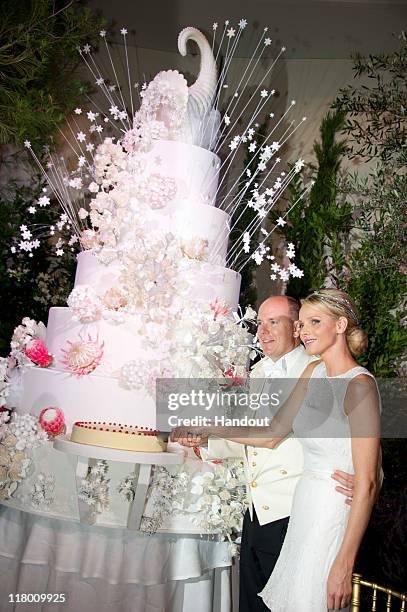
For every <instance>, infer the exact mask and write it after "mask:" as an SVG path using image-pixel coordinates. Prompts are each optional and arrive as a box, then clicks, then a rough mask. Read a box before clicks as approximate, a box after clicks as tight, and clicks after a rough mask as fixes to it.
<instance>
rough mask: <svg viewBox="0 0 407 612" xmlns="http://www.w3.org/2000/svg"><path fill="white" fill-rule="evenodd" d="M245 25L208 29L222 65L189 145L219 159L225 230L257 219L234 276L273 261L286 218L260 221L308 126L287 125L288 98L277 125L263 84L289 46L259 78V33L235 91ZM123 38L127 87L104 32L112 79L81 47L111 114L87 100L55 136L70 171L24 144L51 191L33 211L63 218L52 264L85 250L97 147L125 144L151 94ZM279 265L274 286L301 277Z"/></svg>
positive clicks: (27, 243)
mask: <svg viewBox="0 0 407 612" xmlns="http://www.w3.org/2000/svg"><path fill="white" fill-rule="evenodd" d="M246 27H247V21H246V20H245V19H241V20H240V21H239V22H238V24H237V25H233V24H231V23H230V21H229V20H226V21H225V22H224V25H223V29H222V31H221V32H220V29H221V28H219V26H218V24H217V23H214V24H213V28H212V32H213V38H212V50H213V51H215V49H216V53H214V55H215V58H214V59H215V62H216V63H217V64H219V63H220V60H222V69H221V71H220V72H219V75H218V78H217V82H216V88H215V94H214V96H213V99H212V101H211V107H210V109H209V111H208V112H207V113H206V114H205V116H204V117H203V119H202V122H201V125H200V130H199V134H198V138H197V142H196V143H195V144H197V145H198V146H202V145H203V144H204V143H205V141H207V142H206V145H207V148H209V149H210V150H212V151H213V152H214V153H215V154H221V153H223V155H222V159H223V161H222V163H221V165H220V168H219V174H220V180H219V184H218V187H217V191H216V193H215V195H214V197H213V201H212V202H210V204H212V205H216V206H217V207H218V208H220V209H222V210H224V211H225V212H226V213H228V214H229V215H230V218H231V220H232V221H231V224H230V231H231V232H232V231H233V230H234V229H235V228H237V227H238V223H239V221H240V219H241V218H242V216H243V215H244V213H245V211H246V210H247V209H251V210H252V211H253V218H252V221H251V222H250V223H249V224H248V226H247V227H246V228H245V231H244V232H242V236H241V238H240V239H239V240H237V241H235V242H234V243H233V245H232V247H231V248H230V250H229V253H228V257H227V261H226V265H227V266H228V267H230V268H232V269H235V270H236V271H238V272H240V271H241V270H242V269H243V268H244V266H245V265H246V264H247V263H248V262H249V261H250V260H252V261H254V262H255V263H256V264H257V265H260V263H262V262H263V261H269V262H272V261H273V259H274V258H273V256H272V255H271V253H270V247H269V246H268V244H267V242H268V240H269V238H270V236H271V234H272V233H273V232H274V231H275V230H280V229H281V228H282V227H283V226H284V224H285V223H286V220H285V219H286V217H287V216H288V214H289V212H290V211H287V212H286V213H284V215H283V216H282V217H280V219H279V220H278V221H277V223H276V224H275V226H274V227H273V228H272V229H271V230H270V231H267V230H265V229H264V227H263V225H264V221H265V219H266V218H267V216H268V214H269V212H270V211H271V210H272V209H273V207H274V206H275V204H276V202H277V201H278V199H279V198H280V196H281V195H282V194H283V192H284V191H285V189H286V188H287V186H288V185H289V183H290V182H291V180H292V179H293V178H294V176H295V175H296V174H297V173H299V172H300V171H301V170H302V167H303V166H304V162H303V160H302V159H299V160H297V162H296V163H295V164H294V165H293V166H292V168H291V169H290V170H289V171H288V172H286V171H284V170H279V168H280V167H281V164H282V160H281V157H279V151H280V150H281V148H282V147H283V146H284V145H285V144H286V143H287V141H288V140H289V138H290V137H291V136H292V135H293V134H294V133H295V132H296V131H297V130H298V129H299V128H300V127H301V125H302V124H303V122H304V121H305V120H306V118H305V117H302V119H300V120H295V119H294V120H290V119H289V116H290V115H291V114H292V113H293V110H294V108H295V101H294V100H292V101H291V103H290V104H289V105H288V108H287V109H286V110H285V112H284V113H283V114H282V115H281V116H280V117H276V116H275V114H274V112H273V106H272V102H273V98H274V96H275V93H276V92H275V89H273V88H272V87H271V86H270V82H269V80H270V75H271V74H272V72H273V69H274V68H275V66H276V63H277V62H278V60H279V59H280V58H281V56H282V54H283V53H284V51H285V47H281V48H280V49H279V51H278V52H277V54H276V56H275V57H274V59H271V60H270V61H268V60H267V68H266V69H265V70H264V69H262V70H260V68H261V65H262V64H264V62H265V61H266V58H265V53H266V51H268V49H269V48H270V47H271V45H272V40H271V38H270V36H269V35H268V28H264V29H263V31H262V32H261V35H260V37H259V39H258V41H257V44H256V45H255V48H254V50H253V52H252V54H251V55H250V57H249V58H248V59H247V62H246V65H245V67H244V68H243V69H242V70H241V71H239V75H240V76H239V77H238V81H237V83H232V77H231V76H230V72H231V71H230V70H229V69H230V66H231V63H232V60H233V59H234V58H235V56H236V50H237V48H238V44H239V41H240V39H241V37H242V35H243V32H244V30H245V29H246ZM120 33H121V36H122V39H123V49H124V59H125V62H124V64H125V69H126V75H127V84H126V86H125V87H123V88H122V87H121V86H120V84H119V81H118V75H117V72H118V71H117V68H116V66H115V63H114V61H113V55H112V51H111V47H112V44H111V43H109V41H108V39H107V32H106V31H105V30H101V32H100V37H101V40H102V46H103V48H104V51H105V53H106V55H107V58H108V64H109V65H110V69H111V75H107V74H105V73H104V72H103V70H102V68H101V65H102V63H101V62H100V60H99V56H98V55H97V54H95V53H94V52H93V50H92V48H91V47H90V45H88V44H86V45H84V46H83V47H81V48H78V52H79V53H80V55H81V57H82V59H83V61H84V63H85V64H86V66H87V68H88V70H89V72H90V74H91V75H92V78H93V79H94V83H95V85H96V86H97V88H98V89H99V91H100V93H101V94H102V96H103V97H104V99H105V101H106V102H107V105H106V106H107V107H108V108H102V107H101V105H100V104H97V105H95V103H94V101H92V100H91V99H90V98H89V97H87V102H88V103H89V105H91V106H92V108H91V109H85V108H82V107H78V108H76V109H75V111H74V113H73V116H72V117H71V120H70V122H68V130H69V132H70V138H69V137H68V136H67V135H66V134H65V133H64V132H63V131H62V130H60V133H61V135H62V137H63V139H64V140H65V142H66V144H67V145H68V147H69V149H70V150H71V152H72V154H73V156H74V158H75V159H76V162H77V167H76V169H75V170H74V171H68V168H67V164H66V162H65V160H64V159H63V158H61V157H59V156H58V155H57V154H56V153H52V152H51V151H50V150H49V151H48V152H47V154H48V162H47V163H46V167H44V166H43V164H42V162H41V160H40V158H39V157H38V156H37V155H36V153H35V152H34V151H33V149H32V147H31V144H30V142H29V141H25V143H24V144H25V146H26V147H27V149H28V150H29V151H30V152H31V154H32V155H33V157H34V160H35V161H36V162H37V164H38V166H39V167H40V168H41V170H42V172H43V174H44V176H45V178H46V181H47V183H48V188H46V189H45V190H44V193H43V195H42V196H41V197H40V198H39V200H38V203H37V206H38V207H41V206H48V205H49V202H50V198H51V197H54V198H56V199H57V201H58V203H59V205H60V206H61V208H62V213H61V215H60V217H59V219H58V220H57V221H56V223H55V224H54V225H52V226H51V227H50V228H49V235H50V236H53V235H55V234H56V233H59V238H58V240H56V241H55V252H56V255H58V256H62V255H63V254H64V249H65V248H67V247H68V248H70V249H71V250H73V249H74V248H76V247H77V246H79V248H81V247H83V244H82V245H81V244H80V237H81V235H83V232H84V231H85V230H86V229H89V214H88V213H89V211H88V200H89V195H90V194H92V192H93V193H94V189H93V187H94V185H95V183H94V180H93V173H94V163H95V157H96V156H97V151H98V146H99V145H100V144H102V143H103V142H104V136H105V134H106V133H113V134H115V136H113V137H112V141H113V142H117V143H120V142H121V139H122V138H123V137H124V136H125V135H126V134H128V133H129V132H130V131H131V130H132V125H133V117H134V116H135V108H136V104H135V99H134V91H136V92H137V95H138V99H139V102H142V100H143V96H145V94H146V92H147V90H148V84H147V82H144V83H143V84H142V85H141V87H140V86H139V83H133V81H132V78H131V69H130V64H129V54H128V47H127V37H128V31H127V29H126V28H122V29H121V31H120ZM252 82H255V83H257V85H256V86H255V87H254V88H253V89H252V88H250V87H249V84H250V83H252ZM214 113H215V114H216V113H217V114H218V115H219V116H220V123H219V125H218V126H217V127H216V126H215V122H213V121H212V119H213V116H214ZM85 117H86V120H87V121H88V128H87V129H85V127H84V118H85ZM79 120H80V121H79ZM265 120H267V122H268V123H267V125H268V131H267V134H266V135H265V136H264V137H263V138H262V139H261V140H260V134H259V128H260V126H261V125H263V124H264V122H265ZM211 121H212V123H211ZM208 139H209V140H208ZM242 153H249V154H250V161H249V162H248V163H247V164H244V165H243V168H242V166H241V164H239V163H238V159H239V155H240V157H241V155H242ZM311 187H312V183H311V182H310V183H309V184H308V185H307V186H306V187H305V189H304V190H303V192H302V193H301V194H300V196H299V197H298V199H297V201H296V202H294V204H293V206H292V207H291V209H290V210H292V208H293V207H294V206H296V205H297V204H298V203H299V202H300V201H301V200H302V199H303V198H304V197H305V195H306V193H307V192H308V191H309V190H310V189H311ZM34 209H36V206H34V207H31V210H29V213H30V214H34V213H35V211H34ZM20 231H21V238H20V239H19V241H16V242H15V244H14V245H13V247H12V250H13V251H14V252H15V251H17V250H20V251H27V252H28V253H29V256H32V252H33V251H34V250H35V249H36V248H38V246H39V244H40V242H39V238H38V236H34V235H33V234H32V232H31V230H30V229H29V228H28V227H27V225H23V226H21V228H20ZM63 232H65V236H66V235H68V237H67V238H66V237H64V236H63V235H62V233H63ZM222 239H223V231H222V232H220V234H219V238H218V240H215V242H214V244H213V245H212V246H211V248H212V253H211V256H212V257H213V260H215V259H216V257H217V255H218V253H219V252H220V251H221V248H222ZM276 265H277V264H276V263H272V264H271V266H274V268H273V267H271V278H272V279H273V276H274V275H275V276H276V278H277V275H278V278H280V280H283V281H286V280H288V278H289V277H290V276H296V275H297V276H298V275H300V274H301V271H299V270H298V268H296V267H295V264H294V263H293V262H292V263H290V265H289V266H288V267H287V266H286V267H284V266H281V265H280V266H279V268H278V270H277V269H276Z"/></svg>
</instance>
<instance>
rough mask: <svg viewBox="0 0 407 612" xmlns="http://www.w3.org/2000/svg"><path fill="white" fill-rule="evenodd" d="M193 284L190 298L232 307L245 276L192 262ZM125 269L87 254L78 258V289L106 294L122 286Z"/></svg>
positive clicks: (236, 303)
mask: <svg viewBox="0 0 407 612" xmlns="http://www.w3.org/2000/svg"><path fill="white" fill-rule="evenodd" d="M189 264H190V270H191V282H190V288H189V298H190V299H192V300H194V301H199V302H211V301H212V300H214V299H216V298H218V299H220V300H225V301H226V302H227V303H228V304H229V305H230V306H231V307H232V308H236V307H237V305H238V302H239V292H240V281H241V276H240V274H238V273H237V272H234V271H233V270H230V269H229V268H224V267H223V266H215V265H212V264H209V263H205V262H200V261H194V260H191V261H190V262H189ZM120 272H121V268H120V264H119V262H118V261H117V260H116V261H112V262H111V263H110V264H107V265H106V264H102V263H100V262H99V261H98V260H97V258H96V257H95V255H93V253H92V252H91V251H83V252H82V253H79V255H78V265H77V268H76V276H75V287H77V286H78V285H90V286H91V287H92V288H93V289H94V290H95V291H96V293H97V294H98V295H100V296H103V295H104V293H105V292H106V291H108V290H109V289H111V288H112V287H113V286H114V285H117V284H118V278H119V276H120Z"/></svg>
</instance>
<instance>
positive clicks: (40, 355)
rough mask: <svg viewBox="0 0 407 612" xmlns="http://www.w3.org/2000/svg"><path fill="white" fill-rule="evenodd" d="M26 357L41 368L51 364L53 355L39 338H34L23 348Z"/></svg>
mask: <svg viewBox="0 0 407 612" xmlns="http://www.w3.org/2000/svg"><path fill="white" fill-rule="evenodd" d="M24 353H25V354H26V355H27V357H28V359H31V361H32V362H33V363H35V364H37V365H39V366H41V367H42V368H47V367H48V366H49V365H51V363H52V360H53V356H52V355H50V353H48V350H47V347H46V346H45V344H44V342H43V341H42V340H41V339H40V338H35V339H34V341H33V343H32V344H31V346H30V347H28V348H26V349H25V350H24Z"/></svg>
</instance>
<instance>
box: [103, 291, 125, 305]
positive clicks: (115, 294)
mask: <svg viewBox="0 0 407 612" xmlns="http://www.w3.org/2000/svg"><path fill="white" fill-rule="evenodd" d="M102 302H103V304H104V306H105V307H106V308H107V309H108V310H120V309H121V308H125V307H126V306H127V303H128V301H127V296H126V294H125V293H124V292H123V291H122V290H121V289H119V288H118V287H112V288H111V289H108V291H106V293H105V294H104V296H103V298H102Z"/></svg>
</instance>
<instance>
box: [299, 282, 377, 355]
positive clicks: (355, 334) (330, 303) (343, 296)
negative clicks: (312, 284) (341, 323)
mask: <svg viewBox="0 0 407 612" xmlns="http://www.w3.org/2000/svg"><path fill="white" fill-rule="evenodd" d="M301 304H303V305H305V304H309V305H310V306H317V307H318V308H322V309H323V310H325V311H328V312H329V314H331V315H332V316H333V317H336V318H338V319H339V317H345V318H346V319H347V321H348V325H347V328H346V332H345V335H346V341H347V344H348V347H349V350H350V352H351V353H352V355H353V356H354V357H358V356H359V355H363V353H365V352H366V350H367V345H368V339H367V333H366V332H365V331H364V330H363V329H362V328H361V327H360V325H359V317H358V314H357V310H356V306H355V304H354V302H353V300H352V298H351V297H350V296H349V295H348V294H347V293H345V292H344V291H340V290H339V289H320V290H319V291H315V292H314V293H311V294H310V295H309V296H308V297H306V298H305V299H303V300H301Z"/></svg>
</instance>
